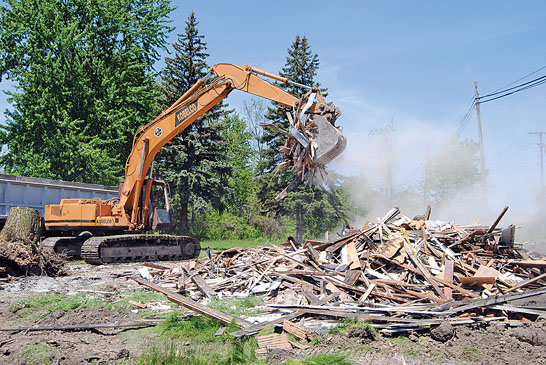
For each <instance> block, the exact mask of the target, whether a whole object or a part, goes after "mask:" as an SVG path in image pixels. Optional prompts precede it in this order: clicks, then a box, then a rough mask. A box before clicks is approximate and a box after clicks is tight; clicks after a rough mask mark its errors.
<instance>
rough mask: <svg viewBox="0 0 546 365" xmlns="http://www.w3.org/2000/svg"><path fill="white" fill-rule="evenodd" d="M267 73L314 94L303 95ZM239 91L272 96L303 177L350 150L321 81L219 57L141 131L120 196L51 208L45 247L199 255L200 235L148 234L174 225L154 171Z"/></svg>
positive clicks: (113, 256) (110, 259) (103, 259)
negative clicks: (162, 155)
mask: <svg viewBox="0 0 546 365" xmlns="http://www.w3.org/2000/svg"><path fill="white" fill-rule="evenodd" d="M266 78H268V79H272V80H275V81H278V82H281V83H290V84H293V85H295V86H297V87H301V88H303V89H307V92H306V93H305V94H304V95H303V96H302V97H301V98H297V97H295V96H294V95H291V94H289V93H287V92H285V91H284V90H283V89H281V88H280V87H278V86H276V85H275V84H274V83H271V82H269V81H267V80H266ZM235 89H238V90H241V91H244V92H247V93H251V94H254V95H257V96H260V97H263V98H266V99H269V100H272V101H274V102H276V103H277V104H278V107H279V108H280V109H282V110H284V111H285V112H286V114H287V116H288V119H289V121H290V126H289V129H288V131H285V130H282V129H280V128H278V127H276V126H273V125H269V126H270V127H271V128H273V129H275V130H276V131H277V132H279V133H281V134H283V135H285V136H286V138H287V139H286V143H285V145H284V146H283V147H282V148H281V151H280V152H281V154H282V155H284V157H285V160H284V162H283V164H284V165H285V168H286V167H287V166H291V167H292V169H293V170H294V171H295V174H296V175H297V178H296V179H295V181H296V182H298V183H299V182H301V181H303V180H304V179H306V178H312V176H314V175H315V174H316V172H317V171H320V170H321V169H323V168H324V167H325V165H326V164H327V163H328V162H330V161H331V160H332V159H333V158H335V157H336V156H337V155H339V154H340V153H341V152H342V151H343V150H344V149H345V145H346V139H345V136H344V135H343V133H342V131H341V129H340V128H339V127H336V126H335V121H336V119H337V117H338V116H339V115H340V112H339V109H337V108H336V107H334V106H333V105H330V104H327V103H326V102H325V100H324V98H323V96H322V95H321V93H320V91H319V90H318V89H317V88H316V87H309V86H306V85H302V84H299V83H296V82H293V81H291V80H288V79H287V78H284V77H281V76H278V75H275V74H271V73H269V72H266V71H262V70H259V69H256V68H253V67H251V66H247V65H244V66H241V65H234V64H229V63H219V64H216V65H214V66H212V67H211V68H210V72H209V73H208V74H207V75H206V76H205V77H204V78H203V79H201V80H199V81H197V82H196V83H195V84H194V85H193V86H192V87H191V88H190V89H189V90H187V91H186V92H185V93H184V94H183V95H182V96H181V97H180V98H179V99H178V100H177V101H176V102H175V103H174V104H173V105H172V106H170V107H169V108H168V109H166V110H165V111H163V112H162V113H161V114H160V115H159V116H157V117H156V118H155V119H154V120H153V121H151V122H150V123H148V124H146V125H144V126H142V127H140V128H139V129H138V131H137V133H136V134H135V136H134V139H133V147H132V150H131V153H130V155H129V157H128V158H127V162H126V164H125V178H124V179H123V180H122V181H121V183H120V188H119V196H118V197H117V198H115V199H111V200H102V199H98V198H92V199H70V198H67V199H62V200H61V202H60V204H54V205H47V206H46V208H45V217H44V218H45V232H46V235H45V237H46V238H44V239H43V241H42V244H43V247H44V249H46V250H48V251H50V252H57V253H64V254H65V255H67V256H73V257H81V258H83V259H84V260H85V261H86V262H87V263H90V264H103V263H116V262H133V261H155V260H185V259H191V258H196V257H198V256H199V253H200V251H201V246H200V243H199V241H198V240H197V239H195V238H193V237H189V236H174V235H165V234H152V233H147V232H150V231H154V230H165V229H167V228H168V227H169V226H170V206H169V194H168V186H167V184H166V183H165V182H164V181H161V180H154V179H151V178H147V175H148V171H149V169H150V166H151V164H152V162H153V160H154V157H155V156H156V154H157V153H158V152H159V150H160V149H161V148H162V147H163V146H164V145H165V144H166V143H168V142H170V141H171V140H172V139H173V138H174V137H175V136H176V135H177V134H179V133H180V132H182V131H183V130H184V129H185V128H187V127H188V126H190V125H191V124H192V123H194V122H195V121H196V120H198V118H199V117H200V116H202V115H203V114H204V113H206V112H207V111H208V110H210V109H211V108H212V107H214V106H215V105H217V104H218V103H219V102H220V101H221V100H223V99H224V98H226V97H227V96H228V95H229V93H230V92H231V91H233V90H235ZM291 185H293V184H291ZM292 188H293V186H292V187H290V189H292ZM288 191H289V189H288V190H287V189H285V191H284V192H283V193H281V194H280V196H279V197H278V198H279V199H280V198H282V197H283V196H285V195H286V194H287V192H288Z"/></svg>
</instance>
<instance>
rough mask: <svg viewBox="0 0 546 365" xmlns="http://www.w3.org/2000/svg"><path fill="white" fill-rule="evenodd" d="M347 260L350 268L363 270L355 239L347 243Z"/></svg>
mask: <svg viewBox="0 0 546 365" xmlns="http://www.w3.org/2000/svg"><path fill="white" fill-rule="evenodd" d="M347 261H348V262H349V268H350V269H353V270H354V269H358V270H362V266H361V265H360V259H359V258H358V252H356V244H355V241H351V242H349V243H348V244H347Z"/></svg>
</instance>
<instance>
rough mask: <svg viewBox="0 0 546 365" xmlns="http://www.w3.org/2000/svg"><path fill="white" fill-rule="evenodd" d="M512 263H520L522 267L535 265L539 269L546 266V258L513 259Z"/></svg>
mask: <svg viewBox="0 0 546 365" xmlns="http://www.w3.org/2000/svg"><path fill="white" fill-rule="evenodd" d="M510 264H512V265H518V266H521V267H535V268H537V269H544V268H546V260H520V261H511V262H510Z"/></svg>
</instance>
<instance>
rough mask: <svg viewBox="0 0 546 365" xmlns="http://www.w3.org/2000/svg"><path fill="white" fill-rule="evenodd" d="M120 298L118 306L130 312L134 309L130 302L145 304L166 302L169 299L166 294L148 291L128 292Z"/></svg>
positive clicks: (123, 293) (136, 290)
mask: <svg viewBox="0 0 546 365" xmlns="http://www.w3.org/2000/svg"><path fill="white" fill-rule="evenodd" d="M119 296H120V297H121V299H120V300H119V301H117V302H116V305H119V306H122V307H124V308H125V309H128V310H130V309H134V307H133V305H131V304H129V301H130V300H134V301H135V302H140V303H143V304H146V303H149V302H164V301H166V300H167V297H166V296H165V295H164V294H161V293H158V292H156V291H152V290H148V289H133V290H128V291H124V292H121V293H120V294H119Z"/></svg>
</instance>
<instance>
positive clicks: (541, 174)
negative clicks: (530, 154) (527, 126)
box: [530, 132, 546, 191]
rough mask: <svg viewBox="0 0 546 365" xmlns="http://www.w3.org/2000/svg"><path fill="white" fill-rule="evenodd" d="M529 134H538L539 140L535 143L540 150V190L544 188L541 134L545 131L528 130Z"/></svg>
mask: <svg viewBox="0 0 546 365" xmlns="http://www.w3.org/2000/svg"><path fill="white" fill-rule="evenodd" d="M530 134H536V135H538V138H539V139H540V142H539V143H537V145H538V148H539V151H540V190H541V191H542V190H543V189H544V143H543V142H542V135H543V134H546V132H530Z"/></svg>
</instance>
